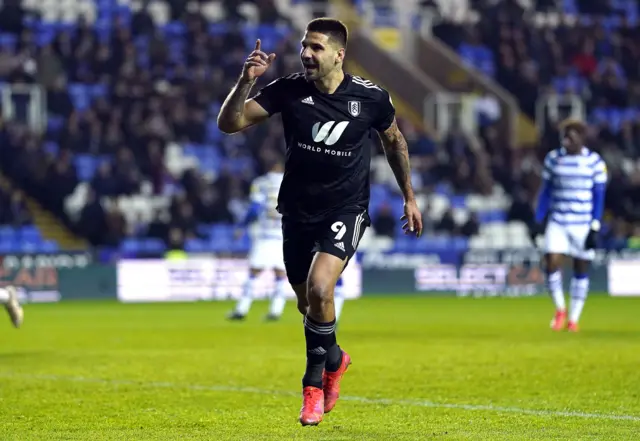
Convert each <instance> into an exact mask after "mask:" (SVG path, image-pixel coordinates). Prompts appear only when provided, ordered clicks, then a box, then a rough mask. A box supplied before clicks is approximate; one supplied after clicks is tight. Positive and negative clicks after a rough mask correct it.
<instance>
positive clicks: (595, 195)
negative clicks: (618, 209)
mask: <svg viewBox="0 0 640 441" xmlns="http://www.w3.org/2000/svg"><path fill="white" fill-rule="evenodd" d="M606 190H607V165H606V164H605V162H604V161H603V160H602V158H600V160H599V161H598V163H597V164H596V167H595V170H594V173H593V187H592V190H591V192H592V195H591V197H592V199H591V200H592V211H591V229H590V231H589V234H588V236H587V240H586V243H585V248H587V249H590V250H592V249H595V248H596V246H597V245H598V244H597V242H598V240H597V239H598V234H599V233H600V228H601V224H600V222H601V220H602V215H603V214H604V199H605V193H606Z"/></svg>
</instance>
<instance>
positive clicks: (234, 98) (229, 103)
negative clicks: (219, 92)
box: [218, 78, 269, 134]
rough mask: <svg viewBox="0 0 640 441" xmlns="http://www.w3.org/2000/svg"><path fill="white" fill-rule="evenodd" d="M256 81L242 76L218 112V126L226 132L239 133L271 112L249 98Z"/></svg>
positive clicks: (265, 117)
mask: <svg viewBox="0 0 640 441" xmlns="http://www.w3.org/2000/svg"><path fill="white" fill-rule="evenodd" d="M254 84H255V80H254V81H249V80H245V79H243V78H240V79H239V80H238V82H237V83H236V85H235V86H234V87H233V89H231V92H230V93H229V95H228V96H227V99H226V100H224V103H223V104H222V107H221V108H220V113H219V114H218V128H220V130H221V131H222V132H224V133H228V134H231V133H237V132H240V131H242V130H244V129H246V128H247V127H251V126H252V125H254V124H258V123H259V122H262V121H264V120H265V119H267V118H268V117H269V113H268V112H267V111H266V110H265V109H264V108H263V107H262V106H261V105H260V104H258V103H257V102H256V101H255V100H253V99H251V100H249V99H247V98H248V97H249V93H250V92H251V88H252V87H253V85H254Z"/></svg>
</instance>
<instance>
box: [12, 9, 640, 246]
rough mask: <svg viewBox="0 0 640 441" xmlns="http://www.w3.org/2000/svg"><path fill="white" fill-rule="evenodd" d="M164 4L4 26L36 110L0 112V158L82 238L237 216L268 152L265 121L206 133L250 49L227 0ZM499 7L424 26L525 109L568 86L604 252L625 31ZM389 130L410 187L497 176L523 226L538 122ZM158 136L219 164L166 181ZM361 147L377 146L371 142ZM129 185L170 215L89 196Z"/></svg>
mask: <svg viewBox="0 0 640 441" xmlns="http://www.w3.org/2000/svg"><path fill="white" fill-rule="evenodd" d="M145 3H148V2H145ZM170 3H171V4H172V5H173V2H170ZM175 3H176V5H174V6H175V7H172V8H173V9H171V19H172V21H170V22H169V23H168V24H166V25H163V26H159V25H157V24H156V23H155V22H154V21H153V20H152V18H151V16H150V15H149V13H148V12H147V10H146V8H145V7H143V8H142V9H140V10H138V11H135V12H133V13H132V14H131V15H127V14H113V15H112V16H110V22H109V23H108V26H107V28H108V32H104V28H97V27H96V26H93V25H90V24H89V23H88V22H86V21H83V20H80V21H79V22H78V24H77V26H73V27H67V28H65V27H57V28H55V32H52V33H50V34H49V37H48V38H42V33H41V32H39V31H38V29H37V27H34V26H20V27H16V28H15V29H10V28H6V29H4V30H3V32H5V34H3V35H7V33H13V35H14V37H15V38H14V40H12V41H13V43H12V44H3V45H0V81H5V82H7V83H10V84H14V85H15V84H20V83H27V84H28V83H35V82H37V83H39V84H42V85H43V86H44V87H45V88H46V95H47V111H48V113H49V115H50V118H49V124H48V129H47V131H46V134H44V135H40V134H37V133H35V132H33V131H29V130H27V128H26V126H25V125H23V124H21V123H20V122H16V121H12V122H8V121H5V122H3V121H2V120H0V145H1V146H2V147H1V148H0V161H1V165H0V167H1V168H2V170H3V172H4V173H5V174H6V175H8V176H10V177H11V179H12V180H13V182H14V183H15V184H16V185H17V186H19V187H20V188H23V189H25V191H27V192H28V193H29V194H30V195H31V196H33V197H35V198H36V199H37V200H39V201H40V202H41V203H42V204H43V205H44V206H45V207H46V208H47V209H49V210H51V211H53V212H54V213H55V214H56V215H57V216H58V217H60V218H61V219H63V220H64V221H65V223H67V225H68V226H69V227H70V228H72V229H73V230H74V231H76V232H77V233H79V234H82V235H84V236H86V237H88V238H89V239H90V241H91V242H92V243H93V244H94V245H111V246H117V245H118V244H120V243H121V242H122V240H123V239H125V238H127V237H140V236H151V237H157V238H161V239H162V240H164V241H166V242H168V243H170V244H171V245H172V246H180V244H181V243H183V242H184V241H185V240H187V239H189V238H196V237H199V235H200V234H201V233H200V231H199V229H198V225H199V224H202V223H219V222H222V223H227V224H230V223H236V222H238V221H239V220H240V218H242V216H243V214H244V211H245V209H246V207H247V195H248V190H249V185H250V182H251V179H252V178H253V177H255V176H256V175H257V174H260V173H263V172H265V171H266V169H267V168H268V166H269V164H271V163H272V162H273V161H274V160H277V159H281V158H282V157H283V153H284V152H283V149H284V145H283V136H282V133H281V130H282V129H281V125H280V124H277V123H276V122H275V121H272V122H270V123H268V124H264V125H261V126H259V127H256V128H253V129H252V130H250V131H248V132H247V133H246V134H241V135H237V136H234V137H223V136H222V135H221V134H220V133H219V132H218V131H217V127H215V116H216V114H217V110H218V108H219V105H220V103H221V102H222V101H223V99H224V97H225V95H226V93H227V92H228V90H229V89H230V87H231V86H232V84H233V82H234V81H235V80H236V78H237V76H238V74H239V69H240V66H241V64H242V61H243V59H244V57H245V56H246V53H247V51H248V50H249V48H250V47H251V46H252V44H253V41H252V39H251V36H250V35H249V34H248V33H247V32H243V25H244V23H243V20H244V18H243V16H242V15H241V14H240V13H238V11H237V8H236V7H235V5H236V2H233V1H227V2H224V4H225V6H226V8H227V11H226V12H227V17H228V18H229V20H228V21H227V22H225V23H223V24H219V23H213V24H212V23H208V22H207V21H206V19H205V18H204V17H203V16H202V15H200V14H198V13H195V12H192V11H188V10H187V9H186V8H180V7H178V5H179V4H180V3H183V2H175ZM256 3H257V4H258V5H259V6H260V11H261V15H260V20H261V22H262V23H263V24H265V23H266V24H267V25H268V26H272V27H273V28H274V29H275V28H277V29H284V31H283V32H281V33H279V34H278V33H276V34H277V35H278V38H275V39H273V41H272V42H271V43H272V48H273V51H274V52H276V53H277V54H278V58H277V59H276V64H275V66H274V68H272V69H270V70H269V72H268V74H267V75H266V76H265V78H264V79H263V84H264V83H268V82H270V81H272V80H273V79H275V78H277V77H278V76H281V75H283V74H285V73H290V72H295V71H297V70H299V57H298V47H297V43H296V42H295V41H296V40H295V38H289V35H288V32H287V30H286V29H287V27H288V23H287V20H285V19H284V18H283V17H281V16H279V15H278V11H277V9H276V8H275V6H274V4H273V2H272V1H271V0H260V1H257V2H256ZM472 3H473V2H472ZM475 3H477V5H476V7H478V8H485V9H486V8H488V7H487V6H485V3H484V2H475ZM513 7H514V6H513V2H503V3H501V4H500V5H499V6H491V8H493V9H490V10H489V9H486V11H485V12H486V13H485V14H483V20H482V21H481V22H480V23H479V24H477V25H476V26H471V27H469V26H460V25H455V24H453V23H447V22H445V23H441V24H440V25H439V26H437V28H436V29H435V31H436V35H438V36H440V37H441V38H442V39H443V40H444V41H446V42H448V43H449V44H451V45H452V46H453V47H455V48H461V47H467V48H469V47H471V48H476V49H477V48H482V49H483V50H487V51H488V52H489V53H491V54H492V55H491V56H490V58H491V59H492V60H495V63H494V65H493V67H492V68H491V69H490V71H491V73H493V75H494V78H495V79H496V80H497V81H499V82H500V83H501V84H502V85H503V86H505V88H506V89H507V90H509V91H511V92H513V93H514V94H515V95H516V96H517V97H518V99H519V100H520V103H521V106H522V108H523V109H524V110H525V111H526V112H527V113H529V114H531V115H533V112H534V110H535V102H536V100H537V98H538V96H539V94H540V93H546V92H549V91H552V90H553V91H555V92H554V93H567V92H573V93H578V94H580V96H581V97H582V98H584V99H585V101H586V102H587V107H588V110H589V114H590V115H591V120H592V121H593V122H594V124H593V128H594V133H593V145H594V147H596V148H597V149H599V150H600V151H601V152H602V153H603V156H604V157H605V159H606V161H607V163H608V165H609V171H610V174H611V176H612V177H611V182H612V183H611V185H610V187H609V194H608V198H607V207H608V208H609V209H610V212H611V213H613V218H612V219H613V220H612V223H611V225H612V228H611V230H610V231H608V232H607V233H606V237H607V241H608V244H609V245H610V246H614V247H618V246H620V245H621V244H622V243H623V240H626V237H628V236H630V235H632V233H634V231H633V230H634V225H635V234H636V235H640V231H639V230H638V225H639V224H638V221H640V208H638V207H640V204H639V202H640V167H639V166H638V162H637V159H638V157H640V117H639V116H638V115H640V113H637V114H633V117H631V115H632V113H631V112H630V111H629V112H627V113H625V115H627V118H626V119H623V120H621V121H620V122H619V124H618V125H615V124H612V120H611V118H612V117H611V116H610V114H612V112H613V110H615V109H619V108H620V109H622V108H625V109H634V108H635V107H633V106H635V105H636V104H637V102H638V100H639V99H640V83H638V79H639V78H638V75H639V72H640V71H639V69H638V67H637V62H636V63H635V64H634V61H635V60H637V57H636V54H637V52H638V51H639V50H640V43H638V42H637V38H635V34H634V32H635V27H626V25H625V21H624V19H621V20H622V25H621V27H619V28H616V29H615V30H612V29H609V28H605V27H604V24H603V23H602V22H601V21H598V20H595V21H593V23H591V24H585V25H581V26H580V27H579V30H580V32H577V33H575V34H574V32H573V30H571V32H570V31H569V29H567V28H566V27H564V26H558V27H557V28H553V29H552V28H544V29H542V30H541V31H537V30H535V29H534V28H533V25H532V23H531V22H530V21H526V20H525V21H523V18H522V17H526V15H523V16H522V17H521V16H518V14H514V13H512V12H509V11H508V9H509V8H513ZM5 12H6V11H5ZM12 13H13V14H14V13H15V11H12ZM1 15H2V13H0V16H1ZM32 22H33V21H32ZM36 22H37V21H36ZM102 24H103V25H104V22H102ZM612 32H614V33H615V34H614V35H612ZM613 36H616V37H617V38H613ZM561 42H562V43H561ZM634 57H635V59H634ZM259 86H260V85H258V87H259ZM627 91H630V93H626V92H627ZM602 109H604V111H605V113H602V112H600V111H601V110H602ZM612 109H613V110H612ZM598 112H600V113H598ZM606 112H609V113H606ZM598 115H600V117H598ZM602 115H605V116H602ZM598 118H599V119H598ZM399 124H400V126H401V129H402V131H403V132H404V134H405V136H406V138H407V140H408V142H409V145H410V151H411V153H412V158H413V159H412V160H413V165H414V168H415V171H414V182H415V186H416V189H417V190H418V191H420V192H421V193H422V194H426V195H429V194H432V193H433V192H434V191H435V189H436V187H438V186H441V185H442V184H443V183H447V184H448V185H449V187H450V188H451V191H452V193H453V194H459V195H465V194H469V193H477V194H483V195H490V194H491V193H492V191H493V189H494V187H495V184H496V183H497V184H500V185H501V186H502V187H503V188H504V189H507V190H508V191H509V194H510V196H511V197H512V199H513V204H512V206H511V208H510V209H509V211H508V219H509V220H521V221H523V222H525V223H529V222H531V220H532V209H531V207H532V202H533V200H534V198H535V191H536V189H537V187H538V185H539V174H540V159H541V157H542V156H543V155H544V153H545V152H546V150H548V149H549V148H551V147H555V146H556V145H557V142H558V141H557V140H558V136H557V133H554V131H553V130H552V129H551V130H549V131H548V132H547V133H546V134H545V138H544V140H543V142H542V143H541V145H539V146H518V147H522V148H512V147H515V146H504V145H501V144H500V143H497V142H496V141H495V140H496V138H497V137H496V128H495V127H494V126H493V125H492V124H484V125H483V126H482V130H481V132H480V133H479V135H478V136H476V135H472V134H468V133H464V132H462V131H461V130H456V129H455V128H454V129H453V130H452V131H451V132H450V133H449V134H448V135H447V136H446V137H445V138H444V139H441V140H436V139H434V138H433V137H431V136H429V134H426V133H421V132H420V131H418V130H417V129H416V128H414V127H412V126H411V125H410V124H409V123H408V122H406V121H403V120H400V121H399ZM169 143H180V144H182V145H187V144H188V145H192V146H195V147H196V148H197V149H200V150H203V149H207V150H209V151H213V152H214V153H215V156H216V157H217V158H220V161H219V164H221V165H218V166H217V167H216V168H215V169H214V170H198V169H190V170H185V171H184V172H181V173H180V174H179V175H176V174H175V173H172V172H171V171H170V170H168V169H167V167H166V162H165V160H164V158H165V149H166V146H167V145H168V144H169ZM372 149H374V150H375V151H376V153H377V154H382V152H381V150H380V149H379V148H378V146H377V145H375V144H372ZM83 155H91V156H94V157H98V158H102V159H101V160H100V161H98V164H97V166H96V170H95V172H92V173H91V174H90V176H88V177H87V176H84V173H80V170H79V168H78V167H77V165H78V159H79V157H81V156H83ZM454 157H455V158H456V160H455V161H453V160H452V158H454ZM81 175H82V176H81ZM375 175H376V173H375V171H374V181H375V180H376V176H375ZM82 180H85V181H86V180H88V181H89V182H90V183H91V185H90V191H89V196H88V199H87V204H86V206H85V207H84V208H83V209H82V211H81V215H80V216H79V218H78V219H72V218H70V217H69V216H68V213H67V212H66V211H65V207H64V201H65V199H66V198H67V197H68V196H69V195H71V194H72V193H73V191H74V189H75V188H76V186H77V185H78V183H79V182H81V181H82ZM144 181H149V182H151V184H152V189H153V190H152V192H153V194H155V195H170V196H171V197H172V203H171V206H170V210H169V213H162V212H161V211H158V212H157V213H156V214H155V216H154V218H153V219H152V220H151V222H145V221H143V220H140V221H139V222H138V221H134V222H127V221H126V219H125V216H124V215H123V213H122V212H121V211H120V210H119V209H117V208H116V207H115V206H113V205H108V204H104V203H102V201H103V200H104V198H105V197H107V198H113V197H117V196H119V195H133V194H137V193H139V192H140V190H141V186H142V185H143V183H144ZM396 222H397V219H396V218H395V216H394V211H393V210H392V209H391V207H389V206H386V205H385V204H382V206H381V207H379V209H378V210H376V216H375V218H374V223H373V226H374V229H375V230H376V231H377V233H378V234H381V235H387V236H390V237H393V236H395V235H396V234H397V231H398V230H399V228H398V225H397V223H396ZM479 224H480V221H479V219H478V216H477V215H475V214H472V215H471V216H469V218H468V220H466V221H465V222H464V223H463V224H459V223H457V222H456V220H455V219H454V216H453V215H452V212H451V211H450V210H448V211H445V213H444V215H443V216H442V217H441V218H440V217H438V218H436V219H434V218H433V216H431V214H430V211H429V207H428V206H427V207H426V212H425V227H426V228H425V229H426V233H427V234H429V233H433V234H440V233H445V234H450V235H462V236H466V237H470V236H473V235H475V234H477V232H478V229H479Z"/></svg>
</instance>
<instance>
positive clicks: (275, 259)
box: [249, 239, 284, 271]
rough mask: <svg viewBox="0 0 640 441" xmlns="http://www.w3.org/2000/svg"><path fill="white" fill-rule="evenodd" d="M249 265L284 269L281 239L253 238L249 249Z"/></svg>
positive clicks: (263, 268)
mask: <svg viewBox="0 0 640 441" xmlns="http://www.w3.org/2000/svg"><path fill="white" fill-rule="evenodd" d="M249 266H250V267H251V268H253V269H259V270H266V269H274V270H281V271H284V256H283V254H282V240H279V239H255V240H254V241H253V243H252V244H251V251H249Z"/></svg>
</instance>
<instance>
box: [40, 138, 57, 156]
mask: <svg viewBox="0 0 640 441" xmlns="http://www.w3.org/2000/svg"><path fill="white" fill-rule="evenodd" d="M42 148H43V150H44V151H45V152H47V153H49V154H51V155H53V156H58V152H59V151H60V146H59V145H58V143H57V142H53V141H47V142H45V143H44V145H43V146H42Z"/></svg>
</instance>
